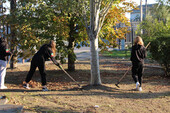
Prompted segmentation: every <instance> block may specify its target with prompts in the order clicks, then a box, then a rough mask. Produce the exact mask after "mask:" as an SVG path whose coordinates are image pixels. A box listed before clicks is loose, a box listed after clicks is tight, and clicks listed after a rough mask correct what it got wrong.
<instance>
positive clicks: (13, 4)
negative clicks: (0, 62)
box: [10, 0, 17, 69]
mask: <svg viewBox="0 0 170 113" xmlns="http://www.w3.org/2000/svg"><path fill="white" fill-rule="evenodd" d="M10 5H11V14H12V16H13V19H15V13H14V11H15V9H16V0H11V3H10ZM15 33H16V29H15V26H14V25H11V50H13V51H14V54H13V56H12V59H11V62H10V68H12V69H13V68H15V67H17V55H16V52H17V47H16V46H15V38H16V34H15Z"/></svg>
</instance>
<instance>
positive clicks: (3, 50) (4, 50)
mask: <svg viewBox="0 0 170 113" xmlns="http://www.w3.org/2000/svg"><path fill="white" fill-rule="evenodd" d="M9 55H11V52H10V51H9V49H8V44H7V42H6V41H5V40H4V39H2V38H0V60H4V61H7V56H9Z"/></svg>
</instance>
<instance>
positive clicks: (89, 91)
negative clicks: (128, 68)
mask: <svg viewBox="0 0 170 113" xmlns="http://www.w3.org/2000/svg"><path fill="white" fill-rule="evenodd" d="M57 91H58V92H59V93H56V94H41V96H82V97H83V96H109V97H111V98H120V99H123V98H129V99H150V98H165V97H166V96H170V91H165V92H151V91H149V92H138V91H134V90H121V89H116V88H112V87H108V86H104V85H101V86H90V85H87V86H83V89H78V88H72V89H66V90H57ZM62 92H65V93H64V94H62ZM75 92H76V93H75ZM31 96H39V94H38V95H31Z"/></svg>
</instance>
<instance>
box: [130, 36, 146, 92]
mask: <svg viewBox="0 0 170 113" xmlns="http://www.w3.org/2000/svg"><path fill="white" fill-rule="evenodd" d="M144 58H146V48H145V47H144V44H143V40H142V38H141V37H140V36H137V37H136V38H135V40H134V45H133V46H132V51H131V58H130V60H131V61H132V78H133V80H134V81H135V83H136V89H137V90H138V91H142V76H143V65H144Z"/></svg>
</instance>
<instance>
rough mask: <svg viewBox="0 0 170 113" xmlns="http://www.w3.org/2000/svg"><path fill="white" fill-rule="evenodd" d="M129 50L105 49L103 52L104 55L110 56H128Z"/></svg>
mask: <svg viewBox="0 0 170 113" xmlns="http://www.w3.org/2000/svg"><path fill="white" fill-rule="evenodd" d="M130 54H131V51H130V50H124V51H117V50H113V51H105V52H103V55H104V56H111V57H119V58H120V57H126V58H128V57H130Z"/></svg>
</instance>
